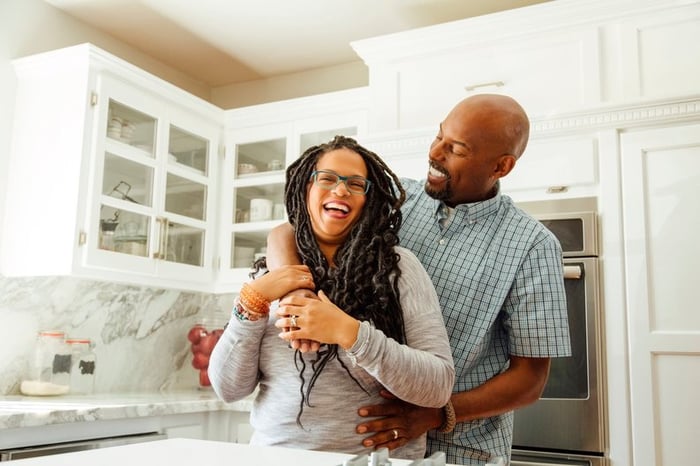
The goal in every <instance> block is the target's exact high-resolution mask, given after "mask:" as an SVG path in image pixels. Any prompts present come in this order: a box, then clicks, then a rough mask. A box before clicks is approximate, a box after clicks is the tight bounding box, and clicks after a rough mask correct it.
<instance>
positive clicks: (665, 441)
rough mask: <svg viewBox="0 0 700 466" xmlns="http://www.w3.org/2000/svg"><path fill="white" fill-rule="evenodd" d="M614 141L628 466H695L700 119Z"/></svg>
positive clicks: (699, 402) (699, 423)
mask: <svg viewBox="0 0 700 466" xmlns="http://www.w3.org/2000/svg"><path fill="white" fill-rule="evenodd" d="M620 140H621V143H620V144H621V159H620V164H621V168H620V173H621V180H620V194H621V198H622V205H623V209H622V210H623V216H622V220H623V228H624V232H625V242H624V265H625V282H626V283H625V288H626V299H627V301H628V311H627V312H628V321H629V339H630V348H631V351H630V377H631V387H632V390H631V408H632V409H631V412H632V431H633V437H634V439H635V441H634V443H633V455H634V461H633V463H634V464H635V465H638V466H645V465H657V464H691V463H694V462H695V461H696V458H697V454H696V450H695V448H693V447H692V446H693V444H694V442H695V441H697V439H698V438H700V419H699V418H698V416H697V415H696V414H697V413H699V412H700V399H698V396H697V386H698V385H700V314H698V312H697V304H696V302H697V292H696V290H697V283H698V280H697V277H696V276H695V270H696V267H697V264H698V263H699V262H700V248H698V244H697V239H696V238H697V236H696V234H695V233H694V232H696V231H697V230H698V229H700V211H699V210H698V207H697V199H698V198H699V197H700V123H697V122H696V123H694V124H677V125H673V126H668V127H661V128H654V129H643V130H637V131H629V132H625V133H623V134H622V135H621V138H620Z"/></svg>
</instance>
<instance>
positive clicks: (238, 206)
mask: <svg viewBox="0 0 700 466" xmlns="http://www.w3.org/2000/svg"><path fill="white" fill-rule="evenodd" d="M366 105H367V104H366V89H351V90H348V91H341V92H334V93H329V94H322V95H319V96H312V97H304V98H299V99H291V100H287V101H281V102H275V103H271V104H263V105H256V106H252V107H245V108H240V109H235V110H229V111H227V112H226V125H225V126H226V131H227V133H226V157H225V160H224V164H223V170H222V174H223V175H222V180H221V189H222V193H223V194H222V212H223V215H222V222H221V231H222V234H221V241H220V243H219V250H220V251H221V256H220V257H221V265H220V274H219V277H220V278H219V280H218V283H217V287H218V289H219V290H220V291H231V290H238V288H239V287H240V286H241V284H242V283H244V282H245V281H247V280H248V279H249V277H248V274H249V272H250V266H251V264H252V263H253V261H254V260H255V259H256V258H258V257H261V256H263V255H265V252H266V244H267V234H268V233H269V231H270V230H271V229H272V228H273V227H275V226H277V225H279V224H281V223H282V222H285V221H286V218H287V213H286V211H285V207H284V185H285V169H286V167H287V166H289V164H291V163H292V162H293V161H294V160H296V159H297V158H298V157H299V155H301V154H302V153H303V152H304V151H305V150H306V149H308V148H309V147H311V146H314V145H317V144H321V143H323V142H327V141H330V140H331V139H333V137H334V136H335V135H338V134H342V135H345V136H351V137H356V138H359V137H360V136H361V135H363V134H364V133H365V131H366V125H367V124H366V120H367V112H366Z"/></svg>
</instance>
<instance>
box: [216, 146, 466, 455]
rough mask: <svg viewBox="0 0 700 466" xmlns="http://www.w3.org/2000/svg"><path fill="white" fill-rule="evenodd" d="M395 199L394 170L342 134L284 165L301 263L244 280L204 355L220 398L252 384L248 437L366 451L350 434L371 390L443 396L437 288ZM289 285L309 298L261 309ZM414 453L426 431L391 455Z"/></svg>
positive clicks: (427, 402)
mask: <svg viewBox="0 0 700 466" xmlns="http://www.w3.org/2000/svg"><path fill="white" fill-rule="evenodd" d="M397 192H398V193H397ZM404 198H405V193H404V191H403V189H402V188H401V187H400V185H399V183H398V179H397V177H396V175H394V174H393V173H392V172H391V171H390V170H389V169H388V168H387V167H386V165H385V164H384V163H383V162H382V161H381V159H379V157H378V156H377V155H376V154H374V153H372V152H370V151H368V150H367V149H365V148H363V147H362V146H360V145H359V144H357V142H356V141H355V140H353V139H351V138H346V137H342V136H336V138H335V139H333V140H332V141H331V142H329V143H327V144H322V145H319V146H315V147H312V148H310V149H309V150H307V151H306V152H304V154H302V156H301V157H300V158H299V159H298V160H296V161H295V162H294V163H293V164H292V165H291V166H290V167H289V168H288V169H287V183H286V186H285V202H286V207H287V211H288V212H289V214H290V215H289V217H290V218H289V221H290V222H291V224H292V225H293V226H294V229H295V235H296V240H297V245H298V249H299V254H300V255H301V257H302V260H303V264H304V265H294V266H285V267H282V268H280V269H276V270H273V271H270V272H268V273H266V274H265V275H262V276H260V277H258V278H255V279H254V280H252V281H251V282H250V283H247V284H245V285H244V286H243V288H242V289H241V293H240V295H239V299H238V301H237V302H236V305H235V306H234V312H233V314H234V317H232V319H231V321H230V323H229V325H228V326H227V328H226V330H225V331H224V334H223V335H222V337H221V339H220V340H219V343H218V344H217V346H216V348H215V349H214V352H213V353H212V355H211V359H210V362H209V377H210V380H211V383H212V387H213V388H214V390H215V391H216V393H217V394H218V396H219V397H221V398H222V399H223V400H225V401H229V402H230V401H236V400H239V399H241V398H243V397H245V396H247V395H249V394H250V393H252V392H253V391H254V390H255V388H256V387H258V394H257V396H256V398H255V402H254V406H253V410H252V412H251V425H252V427H253V429H254V434H253V437H252V439H251V443H252V444H256V445H277V446H286V447H295V448H305V449H312V450H324V451H337V452H343V453H352V454H360V453H369V450H368V449H367V448H365V447H363V446H362V444H361V440H362V437H361V436H360V435H358V434H357V433H356V432H355V425H356V424H358V422H360V421H361V418H360V417H359V416H358V414H357V409H358V408H359V407H360V406H364V405H368V404H371V403H372V402H379V401H380V400H381V399H382V398H381V395H380V390H387V391H389V392H391V393H392V394H393V395H394V396H396V397H399V398H401V399H403V400H406V401H408V402H410V403H414V404H417V405H421V406H430V407H441V406H443V405H445V403H447V401H448V399H449V397H450V394H451V393H452V386H453V383H454V366H453V364H452V356H451V351H450V345H449V342H448V339H447V334H446V331H445V326H444V323H443V321H442V314H441V312H440V308H439V304H438V299H437V295H436V293H435V290H434V288H433V286H432V283H431V282H430V279H429V278H428V275H427V273H426V272H425V270H424V269H423V268H422V266H421V265H420V262H418V260H417V259H416V257H415V256H414V255H413V254H412V253H410V252H409V251H408V250H406V249H404V248H401V247H399V246H397V243H398V236H397V232H398V229H399V227H400V225H401V212H400V210H399V209H400V206H401V204H402V202H403V200H404ZM299 288H307V289H309V290H316V291H317V292H318V296H315V295H312V296H310V297H308V296H299V295H293V296H288V297H286V298H284V299H282V300H281V301H280V302H279V306H278V308H277V310H276V312H274V313H270V312H269V305H270V302H272V301H275V300H279V299H280V298H282V297H283V296H285V295H286V294H287V293H289V292H290V291H292V290H296V289H299ZM309 294H312V293H309ZM299 340H313V341H316V342H319V343H320V344H321V346H320V348H319V349H318V351H311V352H302V351H300V350H299V349H295V347H293V346H292V345H291V344H290V342H292V341H299ZM392 434H393V436H394V438H398V437H400V436H401V431H400V430H398V429H397V430H394V431H393V433H392ZM424 452H425V436H424V437H422V438H419V439H416V440H414V441H411V442H408V443H407V444H406V445H405V446H403V447H401V448H399V449H397V450H394V451H393V452H392V455H393V456H394V457H402V458H413V459H415V458H422V457H423V455H424Z"/></svg>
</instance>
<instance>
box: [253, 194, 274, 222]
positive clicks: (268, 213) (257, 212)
mask: <svg viewBox="0 0 700 466" xmlns="http://www.w3.org/2000/svg"><path fill="white" fill-rule="evenodd" d="M271 218H272V201H271V200H270V199H262V198H259V199H251V200H250V221H251V222H264V221H265V220H270V219H271Z"/></svg>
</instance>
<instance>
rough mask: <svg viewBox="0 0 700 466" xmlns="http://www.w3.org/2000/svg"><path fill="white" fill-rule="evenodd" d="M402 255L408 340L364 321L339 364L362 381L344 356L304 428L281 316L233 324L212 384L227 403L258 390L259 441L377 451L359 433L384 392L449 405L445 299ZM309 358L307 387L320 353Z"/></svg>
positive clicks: (401, 452)
mask: <svg viewBox="0 0 700 466" xmlns="http://www.w3.org/2000/svg"><path fill="white" fill-rule="evenodd" d="M396 250H397V252H398V253H399V254H400V256H401V260H400V262H399V265H400V267H401V272H402V273H401V277H400V279H399V291H400V294H401V306H402V308H403V312H404V322H405V328H406V342H407V344H406V345H401V344H399V343H398V342H397V341H395V340H394V339H392V338H389V337H387V336H386V335H384V333H383V332H382V331H380V330H377V329H376V328H374V327H373V326H372V325H370V324H369V323H368V322H362V323H361V325H360V331H359V333H358V338H357V341H356V342H355V344H354V345H353V346H352V347H351V348H350V350H348V351H347V352H346V351H343V350H342V349H339V350H338V358H340V359H341V360H342V361H343V362H344V363H345V366H346V367H348V368H349V369H350V371H351V372H352V374H353V377H354V378H355V379H356V381H357V382H356V381H355V380H352V378H351V377H350V376H349V375H348V373H347V372H346V370H345V369H344V368H343V367H342V366H341V365H340V363H339V362H338V361H337V360H335V361H332V362H331V363H329V364H328V365H327V366H326V367H325V368H324V370H323V372H322V373H321V375H320V377H319V378H318V380H317V381H316V383H315V385H314V387H313V389H312V391H311V397H310V400H309V401H310V403H311V406H310V407H309V406H305V407H304V411H303V415H302V417H301V423H302V427H300V426H299V425H297V423H296V417H297V414H298V412H299V406H300V402H301V395H300V392H299V390H300V384H301V380H300V377H299V371H298V369H297V367H296V366H295V363H294V350H293V349H291V348H289V345H288V344H287V342H285V341H284V340H282V339H281V338H279V337H278V336H277V335H278V333H279V332H280V329H278V328H277V327H275V326H274V322H275V320H276V316H275V315H274V311H273V312H271V313H270V319H269V320H267V321H265V320H264V319H261V320H258V321H253V322H252V321H240V320H238V319H237V318H235V317H233V318H232V319H231V320H230V322H229V325H228V327H227V328H226V330H225V331H224V333H223V335H222V336H221V339H220V340H219V342H218V344H217V345H216V348H215V349H214V351H213V353H212V355H211V358H210V361H209V378H210V380H211V384H212V387H213V388H214V390H215V391H216V393H217V395H218V396H219V397H220V398H221V399H223V400H225V401H227V402H232V401H237V400H240V399H241V398H244V397H245V396H247V395H249V394H251V393H252V392H253V391H254V390H255V388H256V387H258V389H259V390H258V394H257V396H256V398H255V402H254V405H253V410H252V412H251V425H252V427H253V430H254V434H253V437H252V439H251V443H252V444H256V445H275V446H284V447H291V448H304V449H310V450H323V451H336V452H343V453H351V454H360V453H367V454H368V453H370V451H371V449H367V448H365V447H363V446H362V444H361V442H362V440H363V439H364V438H365V437H366V436H367V434H364V435H361V434H357V433H356V432H355V427H356V425H357V424H358V423H360V422H362V421H363V420H364V419H363V418H361V417H360V416H358V414H357V410H358V408H359V407H361V406H365V405H369V404H376V403H381V402H383V401H385V400H384V399H383V398H382V397H381V396H380V395H379V391H380V390H381V389H382V388H386V389H387V390H389V391H390V392H392V393H393V394H394V395H396V396H397V397H398V398H401V399H403V400H405V401H408V402H410V403H413V404H417V405H421V406H427V407H441V406H444V405H445V404H446V403H447V401H448V400H449V398H450V395H451V393H452V387H453V385H454V378H455V371H454V366H453V362H452V353H451V350H450V345H449V341H448V338H447V333H446V331H445V325H444V322H443V320H442V313H441V311H440V307H439V303H438V298H437V295H436V293H435V289H434V287H433V285H432V282H431V281H430V278H429V277H428V275H427V273H426V272H425V269H423V266H422V265H421V264H420V262H419V261H418V259H417V258H416V257H415V256H414V255H413V253H411V252H410V251H408V250H407V249H404V248H401V247H397V248H396ZM303 357H304V360H305V361H306V364H307V369H306V372H305V373H304V376H305V380H306V381H307V384H308V380H309V379H310V375H311V370H310V366H311V363H312V361H313V359H315V357H316V353H305V354H304V355H303ZM353 360H354V361H353ZM358 382H359V384H361V385H362V388H361V387H360V386H358ZM365 390H366V391H365ZM424 452H425V435H424V436H422V437H421V438H418V439H415V440H413V441H411V442H409V443H408V444H407V445H405V446H403V447H401V448H399V449H397V450H394V451H392V453H391V456H392V457H394V458H408V459H417V458H422V457H423V454H424Z"/></svg>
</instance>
